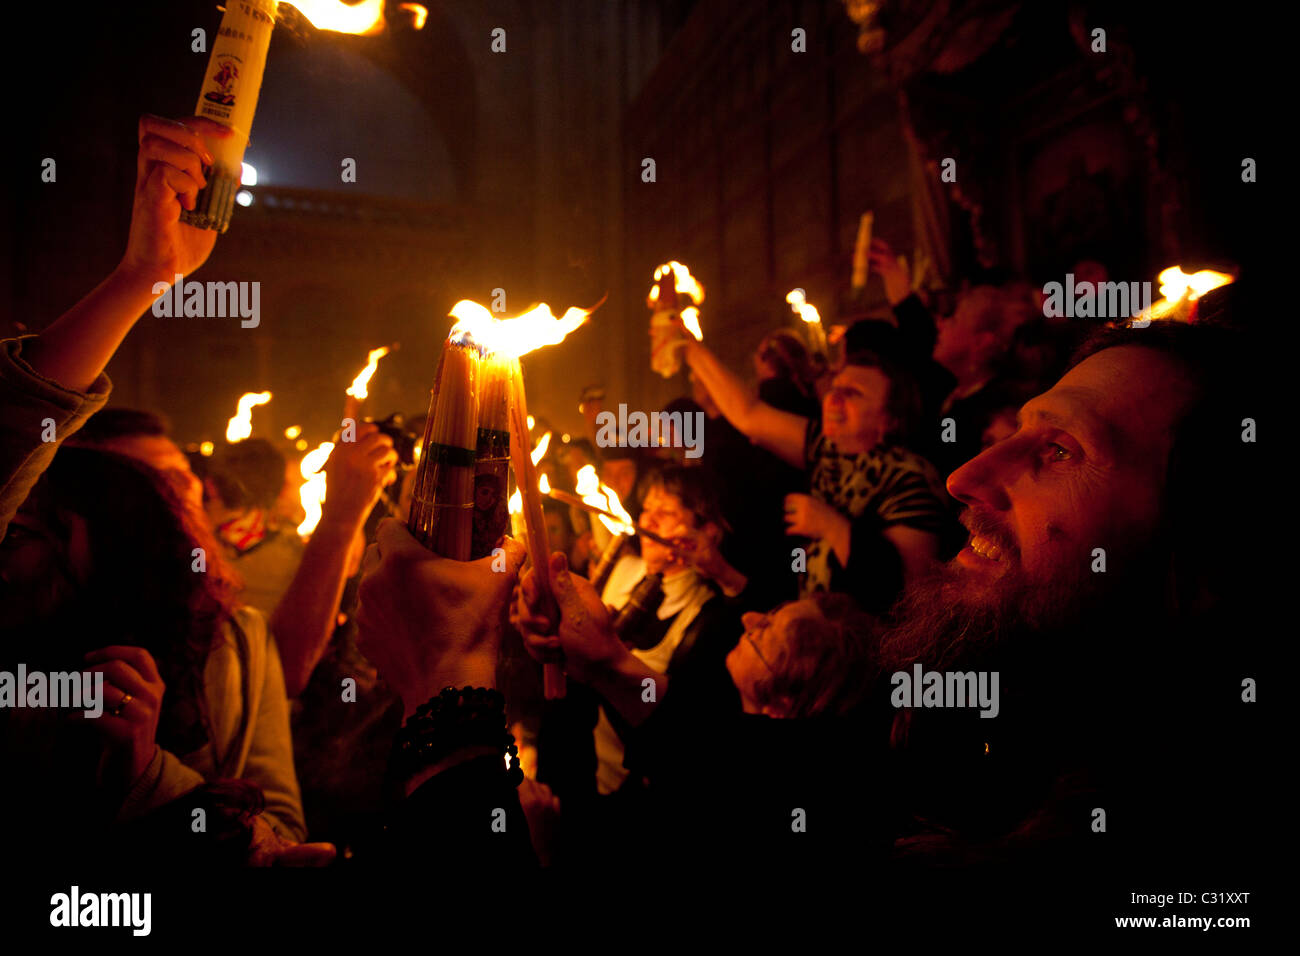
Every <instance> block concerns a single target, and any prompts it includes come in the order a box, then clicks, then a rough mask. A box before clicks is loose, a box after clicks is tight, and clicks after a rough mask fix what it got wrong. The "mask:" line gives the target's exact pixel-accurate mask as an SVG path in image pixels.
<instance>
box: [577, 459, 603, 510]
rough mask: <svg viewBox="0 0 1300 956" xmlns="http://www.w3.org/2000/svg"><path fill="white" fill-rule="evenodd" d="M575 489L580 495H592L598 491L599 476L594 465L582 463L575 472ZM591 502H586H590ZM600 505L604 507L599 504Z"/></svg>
mask: <svg viewBox="0 0 1300 956" xmlns="http://www.w3.org/2000/svg"><path fill="white" fill-rule="evenodd" d="M576 484H577V491H578V494H580V495H582V496H584V497H585V496H586V495H594V494H596V493H597V492H599V491H600V478H599V477H598V476H597V475H596V468H595V466H594V465H583V466H582V467H581V468H579V469H578V474H577V482H576ZM591 503H592V502H588V504H591ZM600 507H602V508H603V507H605V506H604V505H601V506H600Z"/></svg>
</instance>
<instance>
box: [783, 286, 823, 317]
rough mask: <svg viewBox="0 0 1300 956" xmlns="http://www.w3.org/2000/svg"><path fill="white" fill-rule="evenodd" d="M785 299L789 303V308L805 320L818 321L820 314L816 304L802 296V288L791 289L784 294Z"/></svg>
mask: <svg viewBox="0 0 1300 956" xmlns="http://www.w3.org/2000/svg"><path fill="white" fill-rule="evenodd" d="M785 301H787V302H789V303H790V308H791V310H792V311H793V312H794V313H795V315H797V316H799V318H801V319H803V320H804V321H805V322H820V321H821V320H822V317H821V315H820V314H819V313H818V312H817V306H815V305H812V304H811V303H809V302H808V300H807V298H805V296H804V291H803V289H791V290H790V292H789V293H788V294H787V295H786V297H785Z"/></svg>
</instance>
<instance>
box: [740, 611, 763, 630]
mask: <svg viewBox="0 0 1300 956" xmlns="http://www.w3.org/2000/svg"><path fill="white" fill-rule="evenodd" d="M762 620H763V615H761V614H759V613H757V612H755V611H746V612H745V613H744V614H742V615H740V623H741V624H742V625H744V627H745V630H747V631H752V630H754V629H755V628H757V627H758V625H759V623H760V622H761V621H762Z"/></svg>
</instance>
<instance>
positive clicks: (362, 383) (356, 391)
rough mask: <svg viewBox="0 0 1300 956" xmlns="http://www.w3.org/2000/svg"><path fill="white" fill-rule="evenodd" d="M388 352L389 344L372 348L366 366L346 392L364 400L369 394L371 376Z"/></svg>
mask: <svg viewBox="0 0 1300 956" xmlns="http://www.w3.org/2000/svg"><path fill="white" fill-rule="evenodd" d="M387 354H388V346H386V345H381V346H380V347H379V348H377V349H371V350H370V356H369V357H368V358H367V359H366V367H365V368H363V369H362V370H361V371H360V372H358V373H357V377H356V378H354V379H353V380H352V384H351V385H350V386H348V390H347V392H345V393H344V394H346V395H351V396H352V397H353V398H355V399H357V400H359V401H364V400H365V398H366V396H367V395H368V394H369V393H368V392H367V391H366V386H368V385H369V384H370V379H371V377H372V376H373V375H374V374H375V370H376V369H377V368H379V360H380V359H381V358H383V357H384V356H385V355H387Z"/></svg>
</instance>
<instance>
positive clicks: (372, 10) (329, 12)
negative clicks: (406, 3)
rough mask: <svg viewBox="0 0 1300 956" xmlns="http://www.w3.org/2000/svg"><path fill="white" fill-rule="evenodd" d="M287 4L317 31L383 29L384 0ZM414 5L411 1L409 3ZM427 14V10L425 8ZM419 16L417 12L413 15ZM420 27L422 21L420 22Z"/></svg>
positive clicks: (311, 0) (296, 0) (303, 0)
mask: <svg viewBox="0 0 1300 956" xmlns="http://www.w3.org/2000/svg"><path fill="white" fill-rule="evenodd" d="M290 6H294V7H297V8H298V12H299V13H301V14H302V15H303V16H304V17H306V18H307V19H308V20H309V21H310V22H311V25H312V26H314V27H315V28H316V29H317V30H332V31H334V32H335V33H360V34H367V33H379V32H380V31H381V30H383V29H384V0H361V2H360V3H340V2H339V0H292V2H291V3H290ZM412 6H414V4H412ZM425 12H426V15H427V13H428V11H425ZM416 18H417V19H419V17H418V15H417V17H416ZM421 26H423V23H421Z"/></svg>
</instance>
